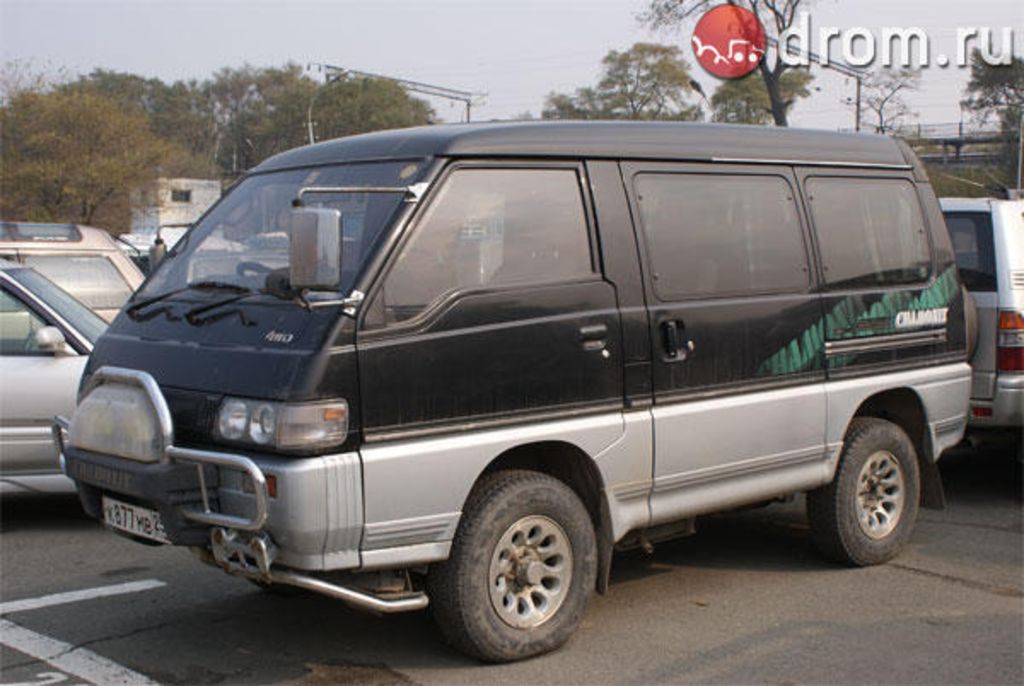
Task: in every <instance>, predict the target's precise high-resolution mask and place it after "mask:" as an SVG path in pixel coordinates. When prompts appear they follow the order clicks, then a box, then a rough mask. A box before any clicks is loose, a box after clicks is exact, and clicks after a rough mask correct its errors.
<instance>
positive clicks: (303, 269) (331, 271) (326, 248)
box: [288, 207, 341, 290]
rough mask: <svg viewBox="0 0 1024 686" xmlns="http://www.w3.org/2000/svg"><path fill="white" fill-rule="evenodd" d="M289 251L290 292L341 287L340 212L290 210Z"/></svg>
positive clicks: (324, 209)
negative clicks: (292, 290) (293, 290)
mask: <svg viewBox="0 0 1024 686" xmlns="http://www.w3.org/2000/svg"><path fill="white" fill-rule="evenodd" d="M289 249H290V258H291V259H290V265H289V273H288V281H289V283H290V284H291V287H292V288H294V289H303V288H309V289H313V290H336V289H337V288H338V286H339V285H340V283H341V212H339V211H338V210H335V209H332V208H328V207H296V208H293V209H292V211H291V239H290V243H289Z"/></svg>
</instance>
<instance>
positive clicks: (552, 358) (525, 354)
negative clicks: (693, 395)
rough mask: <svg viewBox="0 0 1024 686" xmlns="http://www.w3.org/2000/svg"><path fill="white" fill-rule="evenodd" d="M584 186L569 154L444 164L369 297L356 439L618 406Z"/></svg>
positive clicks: (612, 331)
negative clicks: (564, 159) (544, 161)
mask: <svg viewBox="0 0 1024 686" xmlns="http://www.w3.org/2000/svg"><path fill="white" fill-rule="evenodd" d="M583 181H584V170H583V167H582V166H580V165H576V164H572V163H564V164H549V165H536V164H530V165H509V164H504V165H494V164H483V163H480V164H471V165H470V164H464V165H459V166H455V167H454V168H452V169H449V170H448V172H447V173H446V174H445V175H444V177H443V178H442V179H441V180H440V181H439V184H440V185H439V188H438V189H437V191H436V192H434V193H432V194H431V198H432V199H431V200H430V201H429V205H428V206H427V207H425V208H423V210H422V212H421V213H420V214H419V216H418V218H417V219H416V220H415V223H414V225H413V226H412V227H410V230H409V231H408V232H407V235H406V237H405V238H404V239H403V243H402V245H400V246H399V247H398V248H397V257H396V258H395V259H393V260H392V264H391V265H390V266H389V267H388V269H387V271H386V274H385V276H384V277H383V279H382V280H381V282H380V283H379V284H378V285H376V286H375V287H374V289H373V290H371V292H370V294H369V295H368V303H369V305H368V306H367V307H366V314H365V316H364V320H363V322H362V324H361V327H360V330H359V333H358V340H357V347H358V351H359V376H360V388H361V398H362V410H363V412H362V421H363V431H364V435H365V437H366V439H367V440H368V441H373V440H376V439H382V438H398V437H403V436H409V437H411V436H416V435H421V434H424V433H433V432H436V431H452V430H456V429H468V428H473V429H480V428H486V427H488V426H497V425H500V424H507V423H511V422H518V421H526V420H528V419H530V420H536V419H545V418H556V417H564V416H574V415H578V414H582V413H591V412H599V411H602V410H616V409H620V408H621V407H622V371H621V361H620V347H621V343H620V333H619V315H618V311H617V308H616V299H615V289H614V287H613V286H612V285H611V284H609V283H607V282H606V281H605V280H604V279H603V278H602V277H601V274H600V269H599V261H598V255H597V251H596V249H595V241H594V237H593V229H592V221H591V216H592V215H591V213H590V210H589V203H588V201H587V196H586V194H585V193H584V188H585V187H586V186H585V184H584V183H583Z"/></svg>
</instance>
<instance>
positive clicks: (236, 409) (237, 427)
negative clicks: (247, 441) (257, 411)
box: [217, 400, 249, 441]
mask: <svg viewBox="0 0 1024 686" xmlns="http://www.w3.org/2000/svg"><path fill="white" fill-rule="evenodd" d="M248 424H249V408H247V407H246V406H245V403H243V402H242V401H241V400H230V401H228V402H227V403H225V404H224V406H223V407H222V408H221V409H220V419H219V421H218V426H217V428H218V430H219V431H220V435H221V436H223V437H224V438H227V439H230V440H232V441H237V440H239V439H240V438H242V437H243V436H244V435H245V428H246V426H247V425H248Z"/></svg>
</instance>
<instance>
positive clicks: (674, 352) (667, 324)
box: [661, 319, 696, 361]
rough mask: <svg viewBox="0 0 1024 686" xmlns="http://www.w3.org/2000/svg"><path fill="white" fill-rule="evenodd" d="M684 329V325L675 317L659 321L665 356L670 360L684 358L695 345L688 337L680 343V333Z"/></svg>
mask: <svg viewBox="0 0 1024 686" xmlns="http://www.w3.org/2000/svg"><path fill="white" fill-rule="evenodd" d="M685 329H686V325H685V324H683V322H682V321H679V320H677V319H667V320H665V321H663V322H662V323H661V336H662V341H663V343H664V345H665V356H666V357H668V358H669V359H671V360H678V361H682V360H685V359H686V358H687V357H689V356H690V353H692V352H693V350H694V348H695V347H696V346H694V344H693V341H692V340H690V339H687V340H686V342H685V343H680V338H681V334H682V332H683V331H684V330H685Z"/></svg>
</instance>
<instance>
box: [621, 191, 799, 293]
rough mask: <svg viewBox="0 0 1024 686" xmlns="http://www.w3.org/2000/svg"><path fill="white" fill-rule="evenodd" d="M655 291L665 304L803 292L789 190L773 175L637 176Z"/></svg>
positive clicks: (793, 203) (796, 225)
mask: <svg viewBox="0 0 1024 686" xmlns="http://www.w3.org/2000/svg"><path fill="white" fill-rule="evenodd" d="M635 189H636V193H637V201H638V204H639V206H640V221H641V224H642V225H643V230H644V234H645V235H646V236H647V244H648V254H649V256H650V262H651V268H652V278H653V281H654V289H655V291H656V292H657V293H658V296H659V297H660V298H662V299H666V300H673V299H679V298H687V297H707V296H724V295H742V294H750V293H771V292H786V291H788V292H792V291H803V290H805V289H806V288H807V285H808V274H807V257H806V252H805V250H804V242H803V237H802V235H801V231H800V221H799V218H798V214H797V205H796V201H795V198H794V195H793V190H792V188H790V186H789V184H788V183H787V182H786V180H785V179H783V178H781V177H778V176H753V175H749V176H748V175H727V174H706V175H704V174H663V173H648V174H640V175H638V176H637V177H636V179H635Z"/></svg>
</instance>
